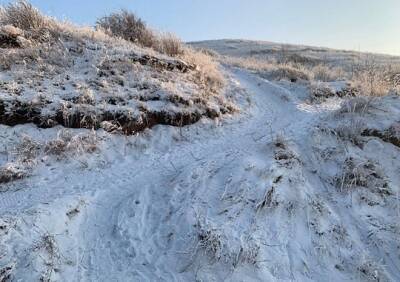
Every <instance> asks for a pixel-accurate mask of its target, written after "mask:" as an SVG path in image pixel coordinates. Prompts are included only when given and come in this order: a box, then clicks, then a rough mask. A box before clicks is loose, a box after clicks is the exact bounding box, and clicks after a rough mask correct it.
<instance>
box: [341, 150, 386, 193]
mask: <svg viewBox="0 0 400 282" xmlns="http://www.w3.org/2000/svg"><path fill="white" fill-rule="evenodd" d="M336 186H337V187H338V189H339V190H340V191H341V192H345V191H351V190H353V189H356V188H367V189H369V190H371V192H374V193H377V194H379V195H382V196H387V195H390V194H391V192H390V190H389V185H388V183H387V181H386V177H385V175H384V173H383V171H382V170H381V169H380V168H379V167H378V166H377V164H375V163H373V162H372V161H370V160H366V161H361V160H356V159H354V158H352V157H349V158H347V159H346V160H345V162H344V164H343V171H342V174H341V175H339V176H337V177H336Z"/></svg>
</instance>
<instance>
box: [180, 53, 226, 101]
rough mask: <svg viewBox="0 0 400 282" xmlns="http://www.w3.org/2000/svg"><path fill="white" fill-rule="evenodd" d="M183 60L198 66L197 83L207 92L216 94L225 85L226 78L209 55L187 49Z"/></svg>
mask: <svg viewBox="0 0 400 282" xmlns="http://www.w3.org/2000/svg"><path fill="white" fill-rule="evenodd" d="M182 58H183V60H185V61H186V62H188V63H189V64H192V65H195V66H196V68H197V73H196V82H197V83H198V84H199V85H201V86H202V87H203V88H204V89H206V91H208V92H210V93H213V94H216V93H218V92H219V91H220V90H221V88H222V87H223V86H224V85H225V78H224V76H223V75H222V73H221V72H220V70H219V64H218V63H217V62H216V61H215V60H214V59H213V58H212V57H210V56H209V55H207V54H205V53H203V52H198V51H195V50H193V49H191V48H189V47H187V48H185V51H184V54H183V55H182Z"/></svg>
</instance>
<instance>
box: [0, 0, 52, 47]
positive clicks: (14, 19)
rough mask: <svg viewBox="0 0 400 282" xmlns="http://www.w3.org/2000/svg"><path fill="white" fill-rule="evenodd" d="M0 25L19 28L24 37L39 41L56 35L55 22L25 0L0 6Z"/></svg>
mask: <svg viewBox="0 0 400 282" xmlns="http://www.w3.org/2000/svg"><path fill="white" fill-rule="evenodd" d="M0 25H1V26H13V27H15V28H18V29H21V30H22V31H23V32H24V37H25V38H28V39H34V40H36V41H41V42H43V41H47V40H48V39H49V38H51V37H55V36H56V35H57V24H56V22H55V21H54V20H53V19H51V18H49V17H46V16H43V15H42V14H41V13H40V11H39V10H38V9H36V8H35V7H33V6H32V5H31V4H30V3H28V2H26V1H18V2H15V3H12V4H9V5H8V6H5V7H2V8H1V10H0Z"/></svg>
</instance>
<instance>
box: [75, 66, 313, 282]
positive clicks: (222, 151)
mask: <svg viewBox="0 0 400 282" xmlns="http://www.w3.org/2000/svg"><path fill="white" fill-rule="evenodd" d="M234 77H235V78H236V79H237V81H238V82H239V83H240V85H241V86H242V87H244V88H245V89H247V91H248V92H249V93H250V94H251V96H252V98H253V99H254V102H253V103H254V105H255V106H254V107H255V109H252V111H251V116H249V117H246V118H244V119H242V120H241V121H239V122H238V123H236V122H233V123H232V124H229V125H227V126H226V128H222V130H221V131H220V132H219V133H218V135H217V136H214V135H211V136H207V135H208V134H207V133H201V134H200V135H201V136H202V137H203V138H202V139H201V140H199V141H195V142H194V143H192V142H190V141H189V142H187V143H184V144H179V147H178V146H176V147H175V148H172V149H171V151H169V152H168V153H165V152H159V153H158V154H157V153H155V152H153V153H152V154H151V158H147V157H145V158H143V159H138V160H134V161H131V160H128V159H127V160H126V161H124V162H123V163H121V164H120V165H119V166H120V167H119V168H116V169H113V170H112V172H113V173H112V174H106V175H104V179H103V177H97V178H95V182H94V183H92V184H91V186H92V187H99V186H101V185H102V183H109V186H108V187H107V189H102V190H100V191H99V192H98V193H97V194H96V196H95V199H96V205H93V206H92V208H89V210H88V211H87V213H86V215H85V220H84V222H83V224H82V230H81V233H82V242H83V250H82V257H83V262H84V263H83V264H82V266H81V268H80V270H79V274H78V277H77V280H92V281H99V280H103V281H104V280H108V281H111V280H114V279H118V277H125V278H126V279H128V280H129V279H140V280H141V279H144V280H147V281H154V280H158V279H162V280H165V281H171V280H179V277H176V276H175V274H174V273H175V272H176V269H173V267H172V266H168V263H167V260H166V259H167V258H168V257H171V255H173V254H171V253H169V254H168V252H169V251H170V249H171V246H169V242H168V236H169V234H172V231H173V230H175V231H179V234H181V235H184V234H185V233H184V231H185V227H184V226H179V224H182V225H185V223H184V222H179V220H178V221H176V222H172V223H171V222H168V221H169V218H171V217H174V216H175V215H176V214H177V213H186V212H189V211H188V210H186V211H185V209H187V207H185V206H183V207H179V204H180V203H187V202H189V203H190V202H191V201H192V200H193V199H190V195H193V193H194V191H182V190H184V189H191V188H195V187H186V186H180V184H179V183H176V182H177V181H176V179H179V178H182V177H185V176H186V177H190V175H191V173H193V171H195V170H196V169H201V170H208V173H206V174H203V175H201V176H200V177H201V178H203V180H204V181H207V179H210V178H212V177H213V176H212V173H213V170H220V169H224V168H229V166H230V165H229V164H230V163H238V162H241V161H242V160H241V159H245V158H248V157H251V156H254V157H257V156H258V155H259V152H260V151H263V150H264V148H265V144H266V143H267V142H268V140H270V139H271V136H270V133H269V132H270V131H272V132H273V134H276V133H278V132H285V133H286V134H289V135H291V136H292V137H294V134H295V133H299V132H303V133H304V134H306V132H307V130H305V128H306V127H308V126H310V123H311V122H312V118H313V114H310V113H306V112H301V111H299V110H298V109H297V108H296V102H292V101H288V99H290V98H289V95H290V92H289V91H288V90H286V89H284V88H282V87H280V86H277V85H275V84H273V83H270V82H268V81H266V80H263V79H261V78H258V77H255V76H254V75H252V74H249V73H247V72H244V71H236V73H235V74H234ZM282 104H285V106H282ZM262 132H264V134H262ZM260 133H261V134H260ZM260 135H261V136H260ZM238 137H239V138H238ZM298 137H300V138H301V136H298ZM170 163H171V166H172V169H171V168H169V169H166V166H167V167H168V166H169V164H170ZM127 168H128V169H127ZM175 169H176V171H175ZM107 178H108V179H113V181H112V182H109V181H108V182H107ZM180 194H182V195H180ZM182 216H183V215H182ZM127 222H129V224H131V226H130V228H127V226H125V225H126V224H127ZM174 224H176V225H174ZM176 229H178V230H176ZM177 233H178V232H177ZM170 236H172V235H170ZM171 259H172V258H171ZM153 267H154V269H153Z"/></svg>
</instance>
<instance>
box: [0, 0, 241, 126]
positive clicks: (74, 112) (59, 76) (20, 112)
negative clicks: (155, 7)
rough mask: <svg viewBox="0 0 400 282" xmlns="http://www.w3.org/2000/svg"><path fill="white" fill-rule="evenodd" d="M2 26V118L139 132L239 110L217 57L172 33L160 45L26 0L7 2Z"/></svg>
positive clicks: (13, 122) (11, 121)
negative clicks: (63, 17)
mask: <svg viewBox="0 0 400 282" xmlns="http://www.w3.org/2000/svg"><path fill="white" fill-rule="evenodd" d="M125 16H126V17H131V16H133V14H129V13H128V14H127V15H125ZM111 17H112V18H113V17H114V16H111ZM115 17H117V18H118V17H124V14H121V15H120V14H116V15H115ZM104 21H106V20H104ZM120 22H122V23H125V22H126V21H124V20H121V21H120ZM128 23H129V21H128ZM109 24H110V25H113V24H116V23H114V21H111V22H110V23H109ZM132 24H137V25H138V24H139V20H138V22H133V23H132ZM126 28H127V30H129V27H126ZM142 28H143V29H144V30H147V27H146V26H143V27H142ZM109 29H111V27H110V28H109ZM109 29H107V30H109ZM0 30H1V36H0V41H1V42H0V44H3V43H4V44H3V45H4V48H1V49H0V57H1V58H2V60H1V61H0V68H1V70H2V72H1V77H0V90H1V91H0V114H1V117H0V123H2V124H7V125H16V124H24V123H35V124H36V125H37V126H39V127H53V126H55V125H57V124H60V125H63V126H65V127H72V128H80V127H84V128H89V129H92V128H94V129H98V128H101V127H103V128H105V129H107V128H109V126H103V125H104V124H107V125H110V124H111V125H112V126H111V127H112V128H117V129H119V131H120V132H124V133H128V134H132V133H135V132H138V131H142V130H143V129H145V128H148V127H152V126H154V125H156V124H167V125H173V126H184V125H187V124H192V123H195V122H197V121H198V120H200V119H201V118H202V117H209V118H216V117H219V116H221V115H222V114H226V113H230V112H233V111H235V110H236V108H235V106H234V105H233V103H232V102H231V101H228V99H227V98H226V96H225V95H224V94H225V93H224V80H225V78H224V76H223V75H222V74H221V72H220V68H219V66H218V63H217V62H215V61H214V60H213V59H212V58H211V57H209V56H207V55H206V54H204V53H200V52H197V51H194V50H193V49H191V48H189V47H187V46H185V45H183V44H181V43H180V42H179V40H178V39H177V38H175V37H174V36H173V35H170V34H165V35H162V36H161V35H160V36H159V37H157V40H159V42H161V43H160V44H161V45H160V46H161V47H160V46H159V45H157V46H153V45H152V46H144V44H139V43H138V42H136V40H134V39H132V40H130V38H127V37H126V38H124V37H123V36H120V35H119V34H114V33H112V32H111V34H110V33H108V32H107V30H105V27H104V28H102V29H99V28H98V29H91V28H88V27H76V26H74V25H73V24H70V23H65V22H59V21H57V20H56V19H52V18H49V17H46V16H44V15H42V14H41V13H40V12H39V11H38V10H37V9H35V8H34V7H32V6H31V5H30V4H29V3H27V2H24V1H20V2H17V3H15V4H9V5H8V6H5V7H4V8H3V9H2V12H1V14H0ZM140 34H141V33H138V34H136V35H135V36H140ZM154 36H155V35H154ZM121 37H122V38H121ZM20 43H21V44H20ZM147 47H149V48H147ZM177 49H179V51H178V50H177ZM160 52H161V53H160Z"/></svg>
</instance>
